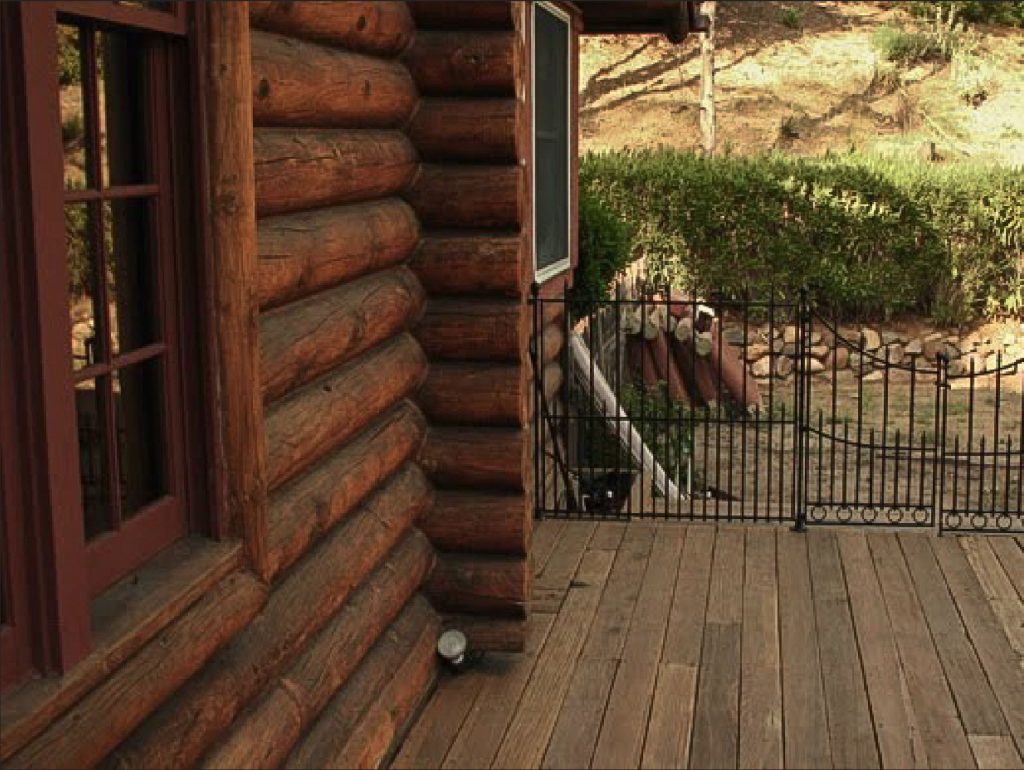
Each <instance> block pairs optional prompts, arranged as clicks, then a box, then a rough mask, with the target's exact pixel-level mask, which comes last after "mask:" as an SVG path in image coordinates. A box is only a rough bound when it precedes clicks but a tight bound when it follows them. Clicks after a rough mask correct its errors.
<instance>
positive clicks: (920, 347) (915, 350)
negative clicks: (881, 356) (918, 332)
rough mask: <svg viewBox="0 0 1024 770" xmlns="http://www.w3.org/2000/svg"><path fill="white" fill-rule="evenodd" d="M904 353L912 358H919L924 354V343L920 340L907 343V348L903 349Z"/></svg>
mask: <svg viewBox="0 0 1024 770" xmlns="http://www.w3.org/2000/svg"><path fill="white" fill-rule="evenodd" d="M903 352H904V353H906V354H907V355H908V356H910V357H911V358H917V357H918V356H920V355H921V354H922V353H924V342H922V341H921V340H920V339H914V340H911V341H910V342H908V343H907V347H906V348H904V349H903Z"/></svg>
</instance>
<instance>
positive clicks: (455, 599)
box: [423, 553, 532, 618]
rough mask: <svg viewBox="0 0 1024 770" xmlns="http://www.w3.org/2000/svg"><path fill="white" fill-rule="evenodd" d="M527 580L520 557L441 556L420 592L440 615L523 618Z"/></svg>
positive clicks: (449, 554) (528, 588)
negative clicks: (455, 613) (466, 614)
mask: <svg viewBox="0 0 1024 770" xmlns="http://www.w3.org/2000/svg"><path fill="white" fill-rule="evenodd" d="M531 577H532V576H531V575H530V571H529V570H528V569H527V568H526V560H525V559H523V558H521V557H515V556H487V555H481V554H456V553H442V554H439V555H438V558H437V566H436V567H435V568H434V571H433V572H432V573H431V574H430V579H429V580H428V581H427V584H426V585H425V586H424V589H423V591H424V593H425V594H426V595H427V596H428V597H429V598H430V600H431V602H432V603H433V604H434V606H435V607H437V608H438V610H440V611H441V612H445V613H450V612H459V613H469V614H476V615H491V616H511V617H518V618H525V617H526V605H527V602H528V601H529V598H530V583H531Z"/></svg>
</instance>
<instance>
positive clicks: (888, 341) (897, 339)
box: [882, 332, 907, 345]
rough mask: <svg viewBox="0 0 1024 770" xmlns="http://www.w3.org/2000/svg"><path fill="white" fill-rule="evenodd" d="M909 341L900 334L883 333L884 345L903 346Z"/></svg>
mask: <svg viewBox="0 0 1024 770" xmlns="http://www.w3.org/2000/svg"><path fill="white" fill-rule="evenodd" d="M906 341H907V339H906V337H904V336H903V335H902V334H900V333H899V332H882V344H883V345H897V344H898V345H902V344H903V343H904V342H906Z"/></svg>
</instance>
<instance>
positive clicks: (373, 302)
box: [260, 267, 425, 404]
mask: <svg viewBox="0 0 1024 770" xmlns="http://www.w3.org/2000/svg"><path fill="white" fill-rule="evenodd" d="M424 302H425V296H424V293H423V288H422V287H421V286H420V283H419V281H418V280H417V278H416V276H415V275H413V273H412V272H410V271H409V269H408V268H405V267H397V268H392V269H389V270H385V271H381V272H378V273H374V274H373V275H368V276H365V277H363V278H360V279H357V280H355V281H353V282H351V283H348V284H345V285H343V286H339V287H337V288H334V289H330V290H328V291H324V292H320V293H319V294H315V295H313V296H312V297H308V298H306V299H303V300H300V301H298V302H294V303H292V304H290V305H285V306H284V307H280V308H277V309H276V310H272V311H270V312H268V313H264V314H263V316H262V317H261V318H260V377H261V383H262V391H263V400H264V403H265V404H270V403H272V402H274V401H275V400H277V399H279V398H281V397H282V396H284V395H287V394H288V393H290V392H292V391H294V390H295V389H296V388H299V387H301V386H302V385H305V384H307V383H309V382H311V381H312V380H314V379H316V378H317V377H319V376H321V375H323V374H325V373H326V372H328V371H330V370H331V369H334V368H335V367H337V366H340V365H342V364H344V363H345V362H347V361H350V360H351V359H353V358H355V357H356V356H358V355H359V354H361V353H364V352H366V351H367V350H369V349H371V348H373V347H375V346H377V345H379V344H380V343H382V342H384V341H385V340H387V339H390V338H391V337H394V336H395V335H396V334H398V333H399V332H400V331H402V330H404V329H409V328H411V327H412V326H413V325H414V324H415V323H416V320H417V319H418V318H419V317H420V315H421V313H422V312H423V305H424Z"/></svg>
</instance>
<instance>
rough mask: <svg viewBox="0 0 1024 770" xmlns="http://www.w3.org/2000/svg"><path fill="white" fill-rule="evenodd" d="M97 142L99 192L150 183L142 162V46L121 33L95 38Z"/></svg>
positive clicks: (146, 165)
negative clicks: (102, 186)
mask: <svg viewBox="0 0 1024 770" xmlns="http://www.w3.org/2000/svg"><path fill="white" fill-rule="evenodd" d="M96 68H97V70H98V75H99V99H100V138H101V148H102V150H101V152H102V164H101V165H102V173H103V184H104V186H116V185H126V184H141V183H144V182H149V181H152V180H151V179H150V171H149V162H148V158H147V145H148V142H147V122H146V85H145V84H146V76H147V72H148V67H147V59H146V55H145V48H144V41H143V38H142V37H141V36H139V35H134V34H131V33H127V32H111V31H103V32H99V33H98V40H97V46H96Z"/></svg>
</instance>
